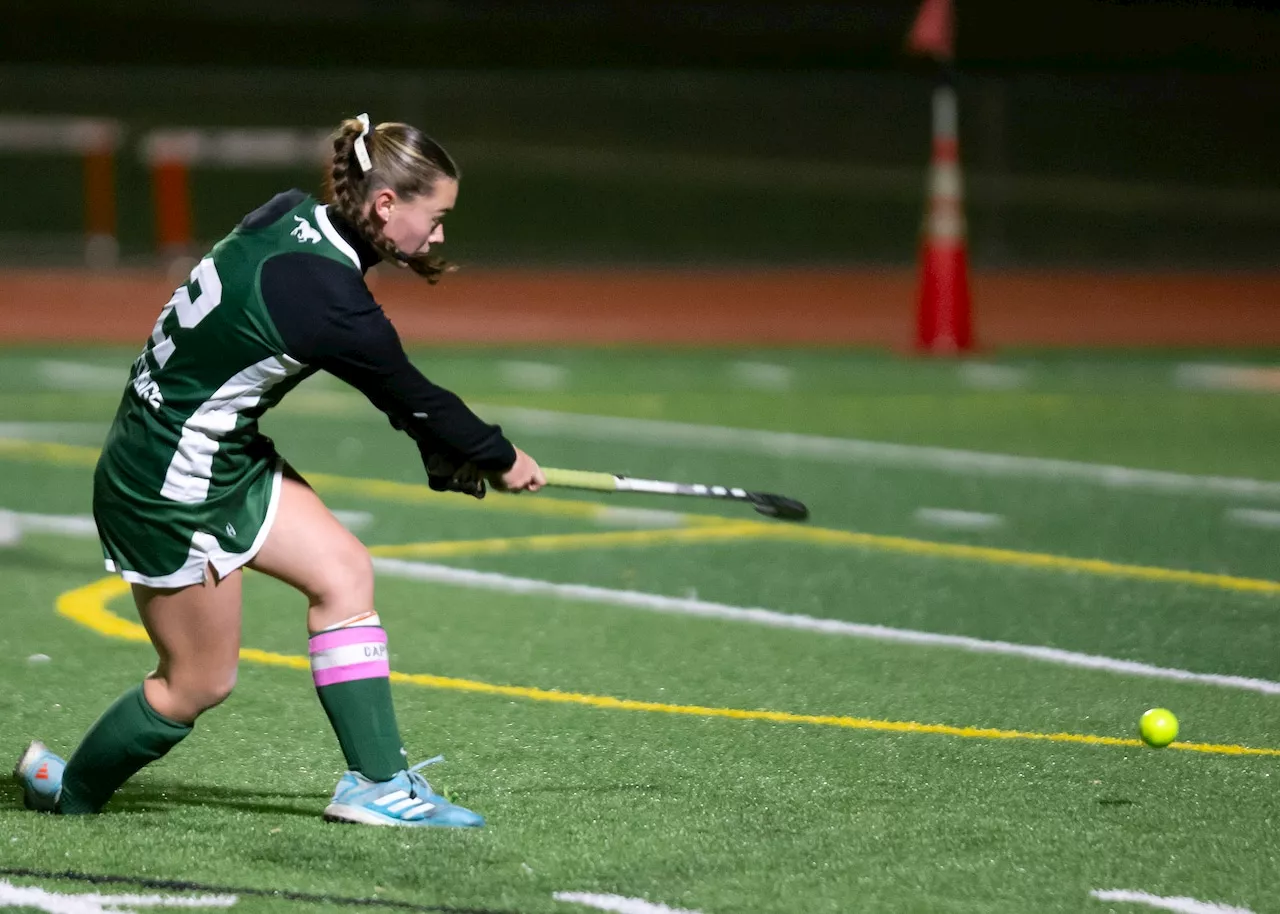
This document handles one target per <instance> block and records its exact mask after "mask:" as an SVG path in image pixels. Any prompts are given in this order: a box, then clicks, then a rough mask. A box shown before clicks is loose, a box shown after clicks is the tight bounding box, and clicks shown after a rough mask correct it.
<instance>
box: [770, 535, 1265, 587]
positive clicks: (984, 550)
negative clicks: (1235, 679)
mask: <svg viewBox="0 0 1280 914" xmlns="http://www.w3.org/2000/svg"><path fill="white" fill-rule="evenodd" d="M761 526H767V530H768V532H767V533H766V534H764V535H765V536H768V537H769V538H770V539H781V540H790V541H794V542H805V543H819V544H822V545H828V546H853V547H856V548H860V549H869V550H873V551H876V552H898V553H905V554H908V555H925V556H933V557H937V558H948V559H961V560H964V561H970V562H981V563H984V564H988V565H1013V566H1017V567H1022V568H1038V569H1049V570H1053V571H1068V572H1080V573H1082V574H1091V575H1097V576H1099V577H1115V578H1130V579H1134V580H1141V581H1159V582H1161V583H1165V584H1191V585H1193V586H1196V587H1209V588H1215V589H1220V590H1235V591H1245V592H1250V593H1266V594H1280V581H1269V580H1266V579H1265V578H1242V577H1237V576H1235V575H1229V574H1210V573H1208V572H1204V571H1185V570H1183V569H1179V568H1160V567H1156V566H1152V565H1126V564H1122V563H1119V562H1108V561H1106V560H1105V559H1081V558H1074V557H1072V556H1065V555H1051V554H1049V553H1044V552H1021V551H1018V550H1015V549H996V548H992V547H990V546H965V545H962V544H959V543H938V542H933V541H931V540H918V539H910V538H908V537H903V536H884V535H882V534H877V533H856V532H854V531H851V530H829V529H825V528H822V527H798V526H786V527H784V526H782V525H777V526H773V525H763V524H762V525H761Z"/></svg>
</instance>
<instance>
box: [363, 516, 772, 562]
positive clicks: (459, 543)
mask: <svg viewBox="0 0 1280 914" xmlns="http://www.w3.org/2000/svg"><path fill="white" fill-rule="evenodd" d="M766 532H767V528H766V527H765V525H764V524H757V523H755V522H754V521H747V522H744V523H737V524H735V523H732V522H726V523H723V524H716V525H714V526H707V527H693V528H689V527H676V528H674V529H669V530H625V531H617V532H611V533H554V534H550V535H545V536H507V537H494V538H492V539H480V540H444V541H441V542H432V543H406V544H404V545H402V546H370V547H369V552H370V553H372V554H373V555H380V556H386V557H388V558H443V557H445V556H458V555H492V554H500V553H506V552H551V551H560V550H567V549H614V548H617V547H619V546H656V545H666V544H670V543H710V542H715V541H717V540H739V539H749V538H751V537H759V536H762V535H764V533H766Z"/></svg>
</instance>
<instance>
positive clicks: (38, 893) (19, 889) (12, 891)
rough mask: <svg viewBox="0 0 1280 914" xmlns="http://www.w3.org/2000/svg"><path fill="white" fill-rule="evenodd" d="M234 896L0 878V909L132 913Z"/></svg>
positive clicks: (206, 904) (228, 900) (227, 901)
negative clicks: (55, 886)
mask: <svg viewBox="0 0 1280 914" xmlns="http://www.w3.org/2000/svg"><path fill="white" fill-rule="evenodd" d="M237 900H238V899H237V898H236V896H235V895H95V894H83V895H81V894H74V893H67V894H62V893H60V892H50V891H47V890H45V889H41V888H37V887H36V886H22V885H13V884H12V883H10V882H7V881H5V880H3V879H0V908H35V909H36V910H39V911H46V912H48V914H132V911H133V909H134V908H229V907H231V906H232V905H234V904H235V903H236V901H237Z"/></svg>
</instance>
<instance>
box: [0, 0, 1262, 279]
mask: <svg viewBox="0 0 1280 914" xmlns="http://www.w3.org/2000/svg"><path fill="white" fill-rule="evenodd" d="M916 9H917V4H916V3H915V2H890V0H882V2H874V3H873V2H863V3H834V2H827V3H816V2H797V3H781V2H760V0H757V2H750V0H748V2H734V3H730V2H701V3H639V2H625V3H622V2H615V3H609V2H579V0H569V2H554V3H552V2H547V3H533V2H523V0H505V2H504V0H473V2H454V0H448V2H407V0H401V2H357V0H344V2H335V0H274V2H265V0H257V2H248V0H219V2H212V0H210V2H203V0H201V2H187V3H164V2H159V0H133V2H125V0H96V2H61V3H52V4H35V3H13V4H11V7H10V8H7V9H6V10H5V27H4V28H3V29H0V113H17V114H36V115H92V116H109V117H115V118H119V119H121V121H122V122H123V123H124V124H125V127H126V131H127V133H126V145H125V147H123V149H122V152H121V155H120V161H119V164H118V170H119V178H118V183H119V195H120V239H121V244H122V249H123V252H124V254H125V256H126V259H128V258H130V257H132V258H135V259H144V258H146V257H147V256H149V255H150V254H151V253H153V251H154V237H153V231H152V222H153V220H152V216H151V202H150V196H149V195H150V187H149V183H148V175H147V171H146V168H145V166H144V165H143V164H142V163H141V162H140V161H139V160H138V157H137V154H136V148H137V144H138V142H139V140H140V138H141V137H142V136H144V135H145V132H146V131H147V130H148V129H151V128H154V127H171V126H244V125H261V126H287V127H304V128H326V127H330V126H332V125H335V124H336V123H337V122H338V121H339V120H340V119H341V118H342V117H344V116H348V115H351V114H355V113H358V112H359V111H365V110H367V111H369V112H370V113H371V115H372V116H373V118H374V120H375V121H379V120H407V121H411V122H413V123H415V124H418V125H419V126H421V127H423V128H424V129H426V130H427V131H428V132H430V133H432V134H433V135H435V136H436V137H437V138H438V139H440V140H441V141H442V142H444V143H445V145H446V146H447V147H448V148H450V150H451V151H453V152H454V154H455V156H456V157H457V158H458V159H459V160H460V162H461V164H462V167H463V172H464V182H463V194H462V198H461V201H460V207H459V210H458V212H457V213H456V214H455V216H454V217H453V218H452V220H451V229H452V230H453V234H452V236H451V238H450V251H451V253H452V254H453V255H454V256H458V257H461V258H463V259H465V260H467V261H470V262H474V263H532V264H540V265H556V264H582V263H606V264H607V263H654V264H673V263H674V264H688V263H693V264H712V265H716V264H732V263H740V262H753V263H758V262H777V263H820V264H847V263H853V264H867V263H869V264H904V263H909V262H910V261H911V260H912V259H913V258H914V256H915V252H916V242H917V234H918V229H919V225H920V219H921V214H922V212H923V207H924V202H925V199H924V195H925V186H926V172H927V167H928V157H929V111H930V93H931V91H932V87H933V85H934V82H935V78H936V71H935V67H934V65H933V64H932V63H931V62H929V61H926V60H921V59H918V58H912V57H910V56H908V55H907V54H906V53H905V51H904V39H905V35H906V33H907V30H908V28H909V26H910V24H911V21H912V19H913V17H914V15H915V12H916ZM956 63H957V71H958V75H957V77H956V84H957V87H958V91H959V96H960V102H961V121H960V124H961V144H962V156H963V160H964V165H965V169H966V172H965V174H966V193H967V213H968V216H969V228H970V246H971V253H972V257H973V259H974V260H975V262H976V263H977V264H978V265H979V266H984V265H986V266H996V267H1006V266H1012V267H1038V266H1046V265H1051V266H1056V265H1072V266H1076V265H1082V266H1087V267H1095V266H1097V267H1106V268H1110V267H1140V268H1154V269H1182V268H1191V269H1204V268H1211V269H1241V268H1246V269H1254V268H1270V267H1273V266H1275V265H1276V263H1277V251H1280V168H1277V165H1276V150H1277V149H1280V16H1278V15H1277V14H1276V13H1274V12H1272V11H1271V10H1270V9H1268V8H1267V7H1266V5H1264V4H1256V3H1240V2H1237V3H1223V2H1216V3H1196V4H1191V3H1170V2H1131V3H1103V2H1090V0H1066V2H1044V3H1041V2H1034V0H1032V2H1020V3H1013V2H997V0H957V61H956ZM78 168H79V165H78V163H76V162H74V161H70V160H60V159H58V158H57V157H54V156H49V155H40V156H32V155H13V154H3V155H0V191H3V192H4V193H5V194H6V198H7V199H8V200H9V201H10V205H9V206H7V207H6V208H5V210H4V211H3V214H2V215H0V257H5V258H7V259H10V260H12V259H15V258H18V259H23V258H33V257H57V256H60V254H59V252H64V251H66V250H69V247H68V245H67V244H66V243H65V239H66V237H67V235H68V234H69V233H74V232H75V231H76V230H77V223H78V219H79V209H78V207H79V193H80V191H79V176H78V175H79V172H78ZM192 181H193V194H194V199H195V210H196V226H197V234H198V235H199V236H200V239H201V241H205V240H213V239H215V238H217V237H218V236H219V235H220V234H222V233H223V232H225V231H226V229H227V228H228V227H229V225H230V224H232V223H233V222H234V220H235V219H238V218H239V215H240V214H241V213H243V212H245V211H246V210H248V209H251V208H252V207H253V206H255V205H256V204H257V203H258V202H260V200H261V199H262V198H264V197H265V196H268V195H269V194H270V193H272V192H274V191H275V190H276V189H279V188H280V187H282V186H285V187H287V186H290V185H298V186H303V187H305V188H307V189H315V188H316V187H317V186H318V183H319V180H318V172H317V170H316V169H274V170H272V169H267V170H249V171H232V170H227V169H221V170H220V169H216V168H207V169H202V170H199V171H198V172H197V173H195V174H193V176H192Z"/></svg>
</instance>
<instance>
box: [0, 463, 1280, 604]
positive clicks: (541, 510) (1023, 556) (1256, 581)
mask: <svg viewBox="0 0 1280 914" xmlns="http://www.w3.org/2000/svg"><path fill="white" fill-rule="evenodd" d="M97 453H98V452H97V450H96V449H94V448H87V447H76V446H74V445H67V444H49V443H44V442H32V441H16V440H12V439H3V438H0V458H11V459H20V460H21V459H27V460H34V461H36V462H41V463H63V464H68V465H75V466H92V465H93V463H94V461H95V460H96V459H97ZM306 475H307V478H308V479H309V480H310V481H311V482H312V484H313V485H315V486H316V488H317V489H319V490H321V491H326V492H339V493H343V494H349V495H359V496H363V497H365V498H374V499H380V500H383V501H391V502H396V503H397V504H415V503H423V502H430V503H432V504H439V505H440V506H441V507H455V506H458V507H460V506H461V505H462V504H467V505H468V507H470V506H473V505H474V506H479V507H487V508H491V509H493V510H498V511H516V512H520V513H526V514H542V515H549V516H556V517H571V518H580V519H584V520H599V519H601V518H604V517H607V516H608V511H609V509H608V507H606V506H605V505H600V504H597V503H595V502H585V501H570V500H567V499H541V498H538V497H530V496H520V497H516V496H500V497H497V498H492V499H485V500H484V501H480V502H476V501H469V502H462V501H461V496H458V495H444V494H441V493H438V492H434V491H432V490H431V489H430V488H429V487H428V486H425V485H422V484H420V483H409V482H392V481H390V480H383V479H356V478H351V477H347V476H335V475H331V474H327V473H314V474H306ZM679 516H680V517H681V518H682V519H683V522H684V523H685V524H687V525H689V526H692V527H706V528H708V529H711V528H716V527H720V526H728V525H732V526H733V527H734V528H738V529H742V530H745V529H746V528H747V527H749V526H751V525H754V526H755V527H757V528H758V530H753V532H751V533H750V537H751V538H767V539H773V540H782V541H784V542H796V543H815V544H818V545H824V546H839V547H852V548H857V549H866V550H869V551H874V552H891V553H899V554H904V555H917V556H927V557H930V558H945V559H955V560H959V561H967V562H978V563H981V564H986V565H1005V566H1011V567H1017V568H1031V569H1038V570H1044V571H1062V572H1069V573H1078V574H1087V575H1093V576H1096V577H1110V578H1120V579H1127V580H1136V581H1151V582H1155V583H1162V584H1187V585H1190V586H1192V587H1204V588H1209V589H1213V590H1227V591H1234V592H1238V593H1258V594H1280V581H1271V580H1267V579H1265V578H1245V577H1238V576H1236V575H1229V574H1212V573H1209V572H1205V571H1187V570H1184V569H1179V568H1160V567H1158V566H1153V565H1129V564H1124V563H1120V562H1109V561H1107V560H1105V559H1082V558H1075V557H1073V556H1066V555H1052V554H1049V553H1043V552H1022V551H1019V550H1016V549H997V548H993V547H990V546H966V545H962V544H959V543H940V542H935V541H932V540H920V539H911V538H909V537H904V536H886V535H883V534H878V533H858V532H855V531H852V530H832V529H827V528H823V527H809V526H801V525H798V524H766V523H761V522H759V521H735V520H731V519H729V518H725V517H715V516H710V515H701V514H683V515H679ZM747 536H748V534H746V533H738V534H731V535H728V538H729V539H742V538H746V537H747ZM715 538H716V537H714V536H711V537H709V538H708V540H707V541H711V540H714V539H715ZM653 542H654V543H658V542H661V540H660V539H656V540H653ZM534 548H538V547H534ZM542 548H551V547H542ZM422 554H426V553H422ZM436 554H443V553H436ZM459 554H461V553H459Z"/></svg>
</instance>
